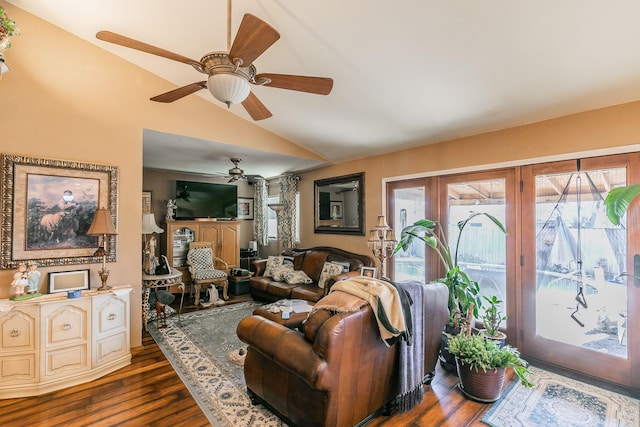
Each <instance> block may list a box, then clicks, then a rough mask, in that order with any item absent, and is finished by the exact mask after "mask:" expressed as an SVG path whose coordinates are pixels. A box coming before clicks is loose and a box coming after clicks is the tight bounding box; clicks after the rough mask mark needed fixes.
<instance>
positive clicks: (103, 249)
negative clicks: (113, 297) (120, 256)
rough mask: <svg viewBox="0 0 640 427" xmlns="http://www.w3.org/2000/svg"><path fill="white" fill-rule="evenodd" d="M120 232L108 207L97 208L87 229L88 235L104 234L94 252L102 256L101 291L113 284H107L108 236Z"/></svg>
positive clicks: (95, 254)
mask: <svg viewBox="0 0 640 427" xmlns="http://www.w3.org/2000/svg"><path fill="white" fill-rule="evenodd" d="M117 234H118V233H117V232H116V228H115V227H114V226H113V221H112V220H111V213H110V212H109V211H108V210H107V209H96V213H95V216H94V217H93V222H92V223H91V226H90V227H89V230H87V236H102V240H101V241H100V242H99V245H98V249H97V250H96V251H95V252H94V253H93V256H96V257H98V256H99V257H102V270H101V271H100V272H99V273H98V274H99V275H100V280H102V286H100V287H99V288H98V290H99V291H106V290H109V289H111V286H108V285H107V279H108V278H109V270H107V265H106V263H107V256H108V255H109V252H108V251H107V236H115V235H117Z"/></svg>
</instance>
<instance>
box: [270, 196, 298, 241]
mask: <svg viewBox="0 0 640 427" xmlns="http://www.w3.org/2000/svg"><path fill="white" fill-rule="evenodd" d="M276 203H280V196H270V197H269V198H267V205H271V204H276ZM267 218H268V222H267V231H268V234H267V236H268V237H269V240H277V239H278V217H277V215H276V212H275V211H274V210H273V209H267ZM294 241H295V242H296V243H298V242H300V193H296V230H295V236H294Z"/></svg>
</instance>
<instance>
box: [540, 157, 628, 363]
mask: <svg viewBox="0 0 640 427" xmlns="http://www.w3.org/2000/svg"><path fill="white" fill-rule="evenodd" d="M625 183H626V168H611V169H599V170H583V171H579V172H578V171H576V172H566V173H555V174H542V175H538V176H536V177H535V198H536V202H535V226H536V254H537V256H536V287H535V289H536V297H535V307H536V316H535V319H536V323H535V331H536V335H538V336H539V337H542V338H546V339H549V340H553V341H555V342H559V343H563V344H567V345H571V346H576V347H580V348H581V349H583V350H588V351H593V352H599V353H604V354H609V355H612V356H615V357H619V358H624V359H626V358H627V339H626V318H627V293H626V283H627V280H626V277H624V274H625V272H626V259H627V239H626V230H625V229H624V228H622V227H616V226H613V225H612V224H611V222H610V221H609V220H608V218H607V217H606V208H605V206H604V204H603V201H604V198H605V197H606V194H607V192H608V189H610V188H611V187H614V186H620V185H625Z"/></svg>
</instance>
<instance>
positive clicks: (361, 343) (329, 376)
mask: <svg viewBox="0 0 640 427" xmlns="http://www.w3.org/2000/svg"><path fill="white" fill-rule="evenodd" d="M425 286H427V288H428V289H427V292H425V300H424V302H423V303H424V304H425V307H424V310H425V322H424V323H425V327H424V331H423V333H424V337H425V340H424V341H425V372H432V371H433V370H434V368H435V364H436V362H437V357H438V348H439V346H440V337H441V332H442V328H443V327H444V324H445V323H446V321H447V319H448V311H447V298H448V291H447V288H446V287H445V286H444V285H442V284H433V285H425ZM336 293H337V292H336ZM344 295H347V297H350V298H357V297H353V296H351V295H348V294H344ZM323 300H324V299H322V300H320V301H319V302H318V304H322V302H323ZM360 301H364V300H360ZM301 329H302V332H300V331H298V330H293V329H288V328H287V327H285V326H282V325H279V324H277V323H275V322H273V321H270V320H268V319H266V318H264V317H261V316H256V315H253V316H249V317H246V318H245V319H243V320H242V321H241V322H240V323H239V325H238V328H237V334H238V337H240V339H241V340H242V341H243V342H245V343H247V344H248V345H249V347H248V352H247V356H246V359H245V364H244V375H245V380H246V384H247V391H248V393H249V395H250V396H251V398H252V400H253V401H254V403H263V404H265V406H267V407H268V408H269V409H271V410H272V411H273V412H274V413H276V414H277V415H278V416H279V417H280V418H282V419H283V420H285V422H287V423H288V424H290V425H291V426H300V427H302V426H304V427H307V426H322V427H351V426H354V425H362V424H363V423H365V422H367V421H368V420H370V419H371V418H372V417H374V416H376V415H377V414H378V413H379V412H380V411H381V409H382V408H383V407H384V406H385V405H387V404H389V403H391V402H392V401H393V400H394V399H395V397H396V396H397V395H398V391H399V382H398V358H399V354H398V353H399V352H398V348H399V345H397V344H396V345H393V346H391V347H387V346H386V345H385V344H384V343H383V342H382V339H381V338H380V333H379V331H378V326H377V323H376V319H375V316H374V314H373V311H372V309H371V307H370V306H369V305H368V304H366V303H365V304H361V307H360V308H357V309H355V311H350V312H333V311H329V310H325V309H320V310H316V311H314V312H312V313H311V314H310V315H309V317H308V319H307V320H306V322H305V324H304V326H303V327H302V328H301Z"/></svg>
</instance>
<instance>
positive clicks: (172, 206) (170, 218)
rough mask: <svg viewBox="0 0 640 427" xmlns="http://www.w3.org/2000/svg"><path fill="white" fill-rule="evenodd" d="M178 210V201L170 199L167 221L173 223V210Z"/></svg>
mask: <svg viewBox="0 0 640 427" xmlns="http://www.w3.org/2000/svg"><path fill="white" fill-rule="evenodd" d="M175 208H176V201H175V200H172V199H169V200H167V214H166V215H165V217H164V219H165V221H173V210H174V209H175Z"/></svg>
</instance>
